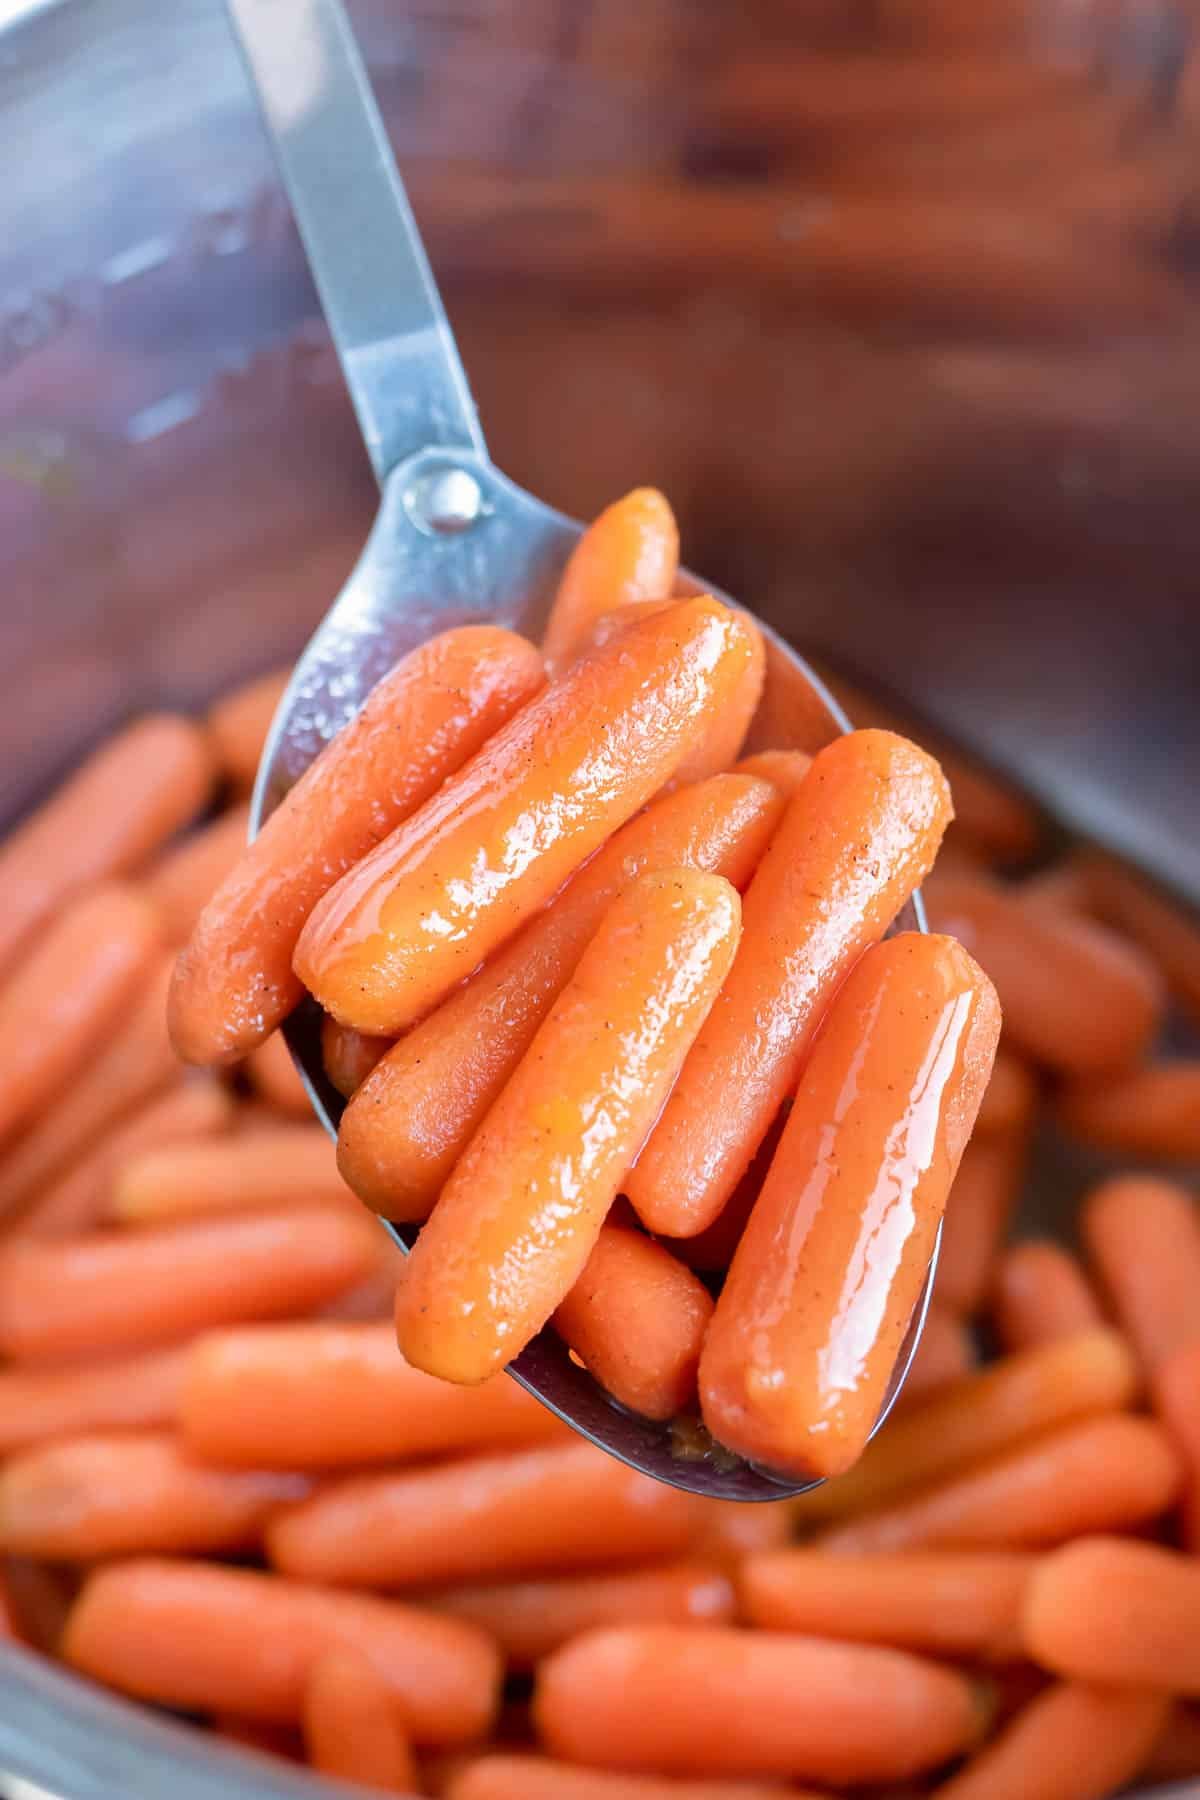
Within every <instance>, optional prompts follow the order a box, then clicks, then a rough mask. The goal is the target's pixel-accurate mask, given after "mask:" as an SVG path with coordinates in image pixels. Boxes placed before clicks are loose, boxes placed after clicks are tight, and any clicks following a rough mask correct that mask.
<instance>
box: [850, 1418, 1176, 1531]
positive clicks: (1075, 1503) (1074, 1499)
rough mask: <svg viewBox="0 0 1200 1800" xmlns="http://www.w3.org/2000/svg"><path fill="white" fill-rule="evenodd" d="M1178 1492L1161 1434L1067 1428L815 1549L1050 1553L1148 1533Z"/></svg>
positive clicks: (1107, 1422) (1123, 1426)
mask: <svg viewBox="0 0 1200 1800" xmlns="http://www.w3.org/2000/svg"><path fill="white" fill-rule="evenodd" d="M910 1416H911V1415H910ZM904 1422H905V1423H907V1422H908V1421H907V1420H905V1421H904ZM1180 1483H1181V1467H1180V1459H1179V1457H1178V1455H1177V1453H1176V1452H1175V1450H1174V1449H1173V1447H1172V1445H1171V1442H1170V1440H1169V1438H1168V1437H1167V1434H1166V1433H1165V1432H1164V1431H1163V1430H1162V1429H1161V1427H1159V1426H1158V1425H1155V1424H1153V1423H1151V1421H1150V1420H1148V1419H1137V1418H1126V1417H1124V1416H1122V1415H1119V1414H1118V1415H1114V1416H1112V1417H1109V1418H1100V1419H1087V1420H1084V1421H1083V1423H1081V1424H1074V1425H1065V1426H1063V1427H1061V1428H1060V1429H1059V1430H1058V1431H1055V1432H1053V1433H1051V1434H1050V1435H1049V1436H1046V1437H1041V1438H1037V1439H1035V1440H1034V1441H1033V1442H1031V1443H1028V1444H1021V1445H1018V1446H1017V1447H1016V1449H1013V1450H1010V1451H1008V1452H1007V1453H1006V1454H1005V1455H1002V1456H999V1457H996V1458H994V1459H993V1460H992V1461H991V1462H985V1463H979V1464H974V1465H972V1466H971V1467H970V1468H968V1469H965V1470H960V1471H959V1472H958V1473H957V1474H954V1475H950V1476H948V1477H947V1478H946V1479H945V1480H944V1481H942V1482H941V1483H934V1484H933V1485H932V1486H929V1487H923V1488H917V1489H915V1490H914V1491H913V1492H911V1493H909V1494H902V1495H901V1496H900V1497H899V1499H897V1500H895V1501H894V1502H893V1503H892V1504H891V1505H890V1506H884V1507H883V1508H882V1509H881V1510H880V1511H878V1512H869V1513H864V1514H863V1515H862V1517H861V1518H856V1519H852V1520H850V1521H849V1522H848V1523H847V1524H845V1525H841V1526H837V1527H835V1528H834V1529H833V1530H832V1531H829V1532H826V1533H824V1534H823V1536H822V1537H821V1538H820V1539H819V1540H818V1541H819V1543H820V1546H821V1548H822V1549H823V1550H827V1551H829V1552H847V1551H854V1552H857V1553H859V1554H863V1553H867V1552H872V1551H883V1550H918V1549H922V1548H925V1547H929V1548H931V1549H947V1550H953V1549H971V1548H973V1547H975V1546H978V1547H980V1548H986V1547H988V1546H989V1545H996V1546H1002V1545H1013V1546H1015V1547H1017V1548H1020V1547H1034V1546H1037V1545H1040V1544H1056V1543H1062V1542H1063V1541H1064V1540H1065V1539H1066V1538H1070V1537H1077V1536H1079V1535H1080V1534H1081V1533H1083V1532H1089V1531H1120V1530H1124V1529H1126V1528H1127V1527H1130V1526H1135V1525H1144V1524H1147V1523H1148V1522H1149V1521H1151V1520H1153V1519H1156V1518H1158V1517H1159V1515H1160V1514H1162V1513H1164V1512H1166V1511H1167V1509H1168V1507H1170V1506H1171V1505H1172V1503H1173V1502H1174V1500H1175V1498H1176V1496H1177V1495H1178V1493H1179V1488H1180Z"/></svg>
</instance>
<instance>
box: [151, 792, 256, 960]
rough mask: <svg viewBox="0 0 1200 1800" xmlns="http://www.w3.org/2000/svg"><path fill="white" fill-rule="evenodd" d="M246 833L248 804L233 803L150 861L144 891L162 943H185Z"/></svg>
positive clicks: (248, 835)
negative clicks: (159, 919) (160, 930)
mask: <svg viewBox="0 0 1200 1800" xmlns="http://www.w3.org/2000/svg"><path fill="white" fill-rule="evenodd" d="M249 837H250V809H249V807H247V806H233V807H230V808H229V810H228V812H223V813H222V814H221V815H220V817H219V818H216V819H214V820H213V821H212V823H211V824H210V825H205V826H203V827H202V828H201V829H200V830H199V831H195V832H193V833H192V834H191V836H190V837H186V838H184V840H183V842H182V843H181V844H177V845H175V846H174V847H173V848H172V849H169V850H165V851H164V852H163V854H162V855H161V856H160V857H159V859H158V861H157V862H156V863H154V865H153V867H152V868H151V869H150V870H149V872H148V874H147V876H146V891H147V893H148V894H149V895H150V898H151V900H153V902H154V904H155V906H157V908H158V910H159V913H160V914H161V916H162V921H163V929H164V931H165V932H166V936H167V941H168V943H171V944H186V943H187V940H188V938H189V937H190V936H191V935H192V932H193V930H194V929H195V925H196V921H197V919H198V918H199V917H200V914H201V913H202V912H203V911H204V908H205V907H206V906H207V905H208V902H209V901H210V900H211V899H212V897H213V895H214V894H215V893H216V891H217V889H218V888H219V887H220V885H221V883H222V882H223V881H224V880H225V878H226V876H227V875H228V874H229V872H230V870H231V869H232V868H233V866H234V864H235V863H236V862H237V860H238V858H239V857H240V856H241V854H242V852H243V850H244V849H245V848H246V844H247V842H248V840H249Z"/></svg>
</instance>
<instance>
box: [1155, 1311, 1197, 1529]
mask: <svg viewBox="0 0 1200 1800" xmlns="http://www.w3.org/2000/svg"><path fill="white" fill-rule="evenodd" d="M1151 1392H1152V1396H1153V1400H1154V1410H1155V1412H1156V1413H1157V1414H1158V1416H1159V1418H1160V1419H1161V1420H1162V1422H1163V1424H1164V1425H1165V1426H1166V1428H1167V1430H1168V1431H1169V1432H1170V1434H1171V1436H1172V1438H1173V1439H1174V1441H1175V1445H1176V1448H1177V1449H1178V1450H1179V1453H1180V1455H1181V1456H1182V1457H1183V1460H1184V1463H1185V1465H1186V1468H1187V1485H1186V1488H1185V1490H1184V1496H1183V1505H1182V1509H1181V1510H1182V1514H1183V1518H1182V1527H1183V1541H1184V1543H1185V1544H1186V1545H1187V1547H1188V1549H1189V1550H1191V1551H1192V1552H1193V1553H1194V1554H1198V1555H1200V1339H1197V1340H1196V1341H1195V1342H1193V1343H1190V1344H1186V1345H1185V1346H1184V1347H1183V1349H1181V1350H1176V1351H1175V1352H1174V1353H1173V1354H1172V1355H1170V1356H1168V1357H1166V1358H1165V1359H1164V1360H1163V1361H1162V1362H1161V1363H1160V1364H1159V1365H1158V1367H1157V1368H1156V1369H1155V1371H1154V1374H1153V1378H1152V1381H1151Z"/></svg>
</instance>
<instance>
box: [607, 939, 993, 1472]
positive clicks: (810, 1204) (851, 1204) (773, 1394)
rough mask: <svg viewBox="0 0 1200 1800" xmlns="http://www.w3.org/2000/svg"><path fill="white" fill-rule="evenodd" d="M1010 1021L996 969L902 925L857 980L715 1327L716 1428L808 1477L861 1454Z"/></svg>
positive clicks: (762, 1458) (794, 1119) (707, 1352)
mask: <svg viewBox="0 0 1200 1800" xmlns="http://www.w3.org/2000/svg"><path fill="white" fill-rule="evenodd" d="M999 1034H1000V1014H999V1008H998V1007H997V1004H996V997H995V993H994V992H993V990H992V986H991V983H990V982H989V981H988V979H987V977H986V976H985V975H984V974H983V973H982V972H981V971H980V970H979V969H978V968H977V967H976V966H975V965H974V964H973V963H972V961H971V959H970V957H969V956H968V955H967V954H966V952H965V951H964V950H963V949H962V948H961V947H960V946H959V945H958V944H956V943H954V942H953V940H952V939H949V938H936V937H924V936H921V935H919V934H918V933H916V932H903V933H901V934H900V936H898V937H894V938H891V939H889V940H888V941H887V942H886V943H883V944H879V945H877V946H876V947H875V948H874V949H871V950H868V951H867V952H866V954H865V955H864V956H863V957H862V958H861V960H860V961H859V962H858V964H857V966H856V967H855V968H854V970H853V971H852V972H851V974H850V975H849V976H848V977H847V979H846V982H845V984H844V986H843V987H842V989H841V991H840V993H839V994H838V996H837V998H836V999H835V1000H834V1002H833V1004H832V1006H831V1007H830V1009H829V1013H828V1015H827V1017H826V1020H825V1025H824V1028H823V1030H822V1032H821V1034H820V1036H819V1038H818V1039H817V1042H816V1044H815V1046H814V1048H813V1051H812V1054H811V1056H810V1058H809V1061H808V1065H807V1067H806V1068H805V1070H804V1073H803V1075H802V1077H801V1081H800V1087H799V1090H798V1092H797V1094H796V1098H795V1100H794V1102H793V1104H792V1110H791V1114H790V1115H789V1118H788V1121H787V1124H786V1125H785V1126H784V1130H783V1137H782V1138H781V1140H780V1144H779V1149H778V1150H777V1151H776V1153H775V1160H774V1161H773V1162H772V1164H771V1172H770V1174H769V1175H768V1177H767V1180H766V1183H765V1185H764V1187H763V1190H762V1192H761V1194H760V1195H759V1197H758V1200H757V1201H756V1202H755V1206H754V1210H753V1212H752V1213H751V1215H750V1220H749V1223H748V1224H747V1226H746V1229H745V1232H744V1233H743V1235H742V1239H741V1242H740V1243H739V1245H738V1247H737V1251H736V1252H735V1254H734V1259H733V1263H732V1266H731V1267H730V1270H729V1274H728V1276H727V1277H726V1281H725V1286H724V1287H723V1289H722V1290H721V1296H720V1299H719V1300H718V1301H717V1308H716V1313H715V1315H714V1317H713V1322H712V1325H711V1326H710V1328H709V1332H708V1336H707V1339H706V1340H705V1345H704V1353H703V1356H702V1357H701V1362H700V1399H701V1408H702V1411H703V1416H704V1422H705V1424H706V1425H707V1426H708V1428H709V1430H710V1431H711V1432H712V1433H713V1436H714V1437H716V1438H717V1439H718V1440H719V1442H721V1443H722V1444H726V1445H728V1446H730V1447H731V1448H732V1449H735V1450H738V1451H740V1452H741V1454H742V1455H744V1456H748V1457H751V1458H753V1459H754V1460H755V1461H757V1462H764V1463H767V1464H769V1465H771V1466H773V1467H779V1468H783V1469H787V1470H789V1471H791V1472H795V1473H798V1474H803V1475H814V1476H830V1475H838V1474H842V1473H843V1472H844V1471H845V1470H846V1469H848V1468H849V1467H850V1466H851V1464H852V1463H854V1462H856V1461H857V1459H858V1457H859V1456H860V1455H861V1453H862V1451H863V1448H864V1446H865V1445H866V1442H867V1439H868V1437H869V1436H870V1434H871V1431H872V1429H873V1428H874V1425H875V1420H876V1418H877V1416H878V1413H879V1409H880V1407H881V1405H882V1403H883V1397H884V1392H885V1390H886V1387H887V1383H888V1378H889V1377H890V1375H891V1372H892V1368H893V1366H894V1364H895V1361H896V1357H897V1355H898V1354H899V1351H900V1345H901V1342H902V1340H903V1337H904V1333H905V1331H906V1329H907V1327H908V1323H909V1319H910V1318H911V1316H912V1312H913V1309H914V1307H915V1306H916V1304H917V1302H918V1300H919V1298H920V1295H921V1290H922V1288H923V1286H924V1283H925V1278H926V1275H927V1274H928V1270H929V1259H930V1257H931V1256H932V1254H933V1249H934V1244H935V1241H936V1237H937V1228H938V1224H939V1222H940V1220H941V1216H942V1209H943V1207H944V1206H945V1202H946V1194H947V1192H948V1191H949V1188H950V1184H951V1182H952V1181H953V1180H954V1175H955V1171H956V1169H957V1167H958V1162H959V1158H960V1157H961V1155H962V1152H963V1147H964V1145H965V1144H966V1141H967V1138H968V1137H969V1135H970V1132H971V1127H972V1125H973V1124H974V1122H975V1114H976V1112H977V1111H978V1108H979V1101H980V1098H981V1096H982V1093H983V1090H984V1087H985V1085H986V1083H987V1079H988V1076H989V1075H990V1073H991V1067H992V1058H993V1056H994V1055H995V1050H996V1042H997V1039H998V1037H999ZM635 1198H636V1195H635Z"/></svg>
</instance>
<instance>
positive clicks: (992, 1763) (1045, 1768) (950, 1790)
mask: <svg viewBox="0 0 1200 1800" xmlns="http://www.w3.org/2000/svg"><path fill="white" fill-rule="evenodd" d="M1166 1710H1167V1697H1166V1695H1165V1694H1156V1693H1152V1692H1150V1691H1148V1690H1147V1689H1146V1688H1145V1687H1134V1688H1126V1689H1121V1688H1107V1687H1090V1686H1089V1685H1088V1684H1087V1683H1085V1682H1074V1681H1072V1682H1063V1683H1061V1684H1059V1685H1056V1686H1054V1687H1051V1688H1048V1689H1047V1690H1046V1692H1045V1693H1044V1694H1040V1695H1039V1696H1038V1697H1037V1698H1036V1699H1034V1700H1031V1701H1030V1703H1029V1705H1028V1706H1026V1707H1024V1708H1022V1710H1021V1711H1020V1712H1019V1713H1018V1714H1017V1716H1016V1718H1015V1719H1014V1720H1013V1721H1012V1723H1011V1724H1010V1725H1008V1726H1007V1727H1006V1728H1005V1730H1004V1731H1003V1732H1001V1734H1000V1736H999V1737H998V1738H996V1739H995V1740H994V1741H993V1742H992V1743H990V1744H988V1745H987V1746H986V1747H985V1748H984V1749H983V1750H980V1751H979V1752H978V1753H977V1754H976V1755H975V1756H973V1757H972V1758H971V1760H970V1761H969V1762H968V1763H967V1764H966V1765H965V1766H964V1767H963V1768H962V1769H961V1770H960V1771H959V1772H958V1774H956V1775H952V1776H951V1777H950V1779H949V1780H948V1781H944V1782H943V1783H942V1784H941V1785H940V1786H939V1787H937V1788H935V1789H934V1790H933V1794H934V1800H1015V1796H1017V1795H1020V1800H1108V1797H1109V1795H1111V1794H1115V1793H1117V1792H1118V1791H1119V1790H1122V1789H1124V1787H1125V1785H1126V1783H1127V1782H1128V1781H1129V1780H1130V1779H1131V1778H1132V1777H1133V1776H1134V1775H1136V1774H1137V1771H1138V1769H1139V1768H1140V1766H1141V1764H1142V1762H1143V1760H1144V1758H1145V1756H1146V1753H1147V1751H1148V1750H1149V1749H1150V1746H1151V1745H1152V1744H1153V1742H1154V1740H1155V1737H1156V1736H1157V1735H1158V1732H1159V1731H1160V1730H1161V1728H1162V1722H1163V1719H1164V1717H1165V1715H1166Z"/></svg>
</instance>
